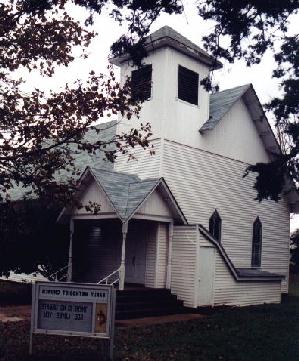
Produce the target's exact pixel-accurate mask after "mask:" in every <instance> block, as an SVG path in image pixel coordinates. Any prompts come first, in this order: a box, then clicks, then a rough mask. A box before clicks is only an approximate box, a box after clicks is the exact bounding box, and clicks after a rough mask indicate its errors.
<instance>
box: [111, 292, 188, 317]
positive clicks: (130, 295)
mask: <svg viewBox="0 0 299 361" xmlns="http://www.w3.org/2000/svg"><path fill="white" fill-rule="evenodd" d="M185 311H186V309H185V308H184V307H183V302H182V301H179V300H178V299H177V297H176V296H175V295H173V294H171V292H170V291H169V290H167V289H154V288H139V289H135V288H134V289H127V290H124V291H117V295H116V319H117V320H124V319H132V318H142V317H149V316H161V315H169V314H175V313H184V312H185Z"/></svg>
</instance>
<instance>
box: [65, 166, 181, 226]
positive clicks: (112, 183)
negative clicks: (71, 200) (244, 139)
mask: <svg viewBox="0 0 299 361" xmlns="http://www.w3.org/2000/svg"><path fill="white" fill-rule="evenodd" d="M75 196H76V197H77V198H78V199H79V203H81V207H82V208H80V209H75V207H65V208H64V209H63V210H62V212H61V214H60V215H59V217H58V221H62V220H63V219H65V218H66V217H80V216H81V217H85V218H92V216H94V217H95V218H109V216H112V215H114V216H115V217H117V218H119V219H120V220H121V221H122V222H123V223H125V222H128V221H129V220H130V219H131V218H134V217H135V218H144V219H153V220H158V218H160V219H159V220H163V219H165V220H166V219H168V220H169V219H170V218H171V219H172V221H174V222H176V223H178V224H186V223H187V220H186V218H185V216H184V214H183V212H182V211H181V209H180V207H179V205H178V204H177V202H176V200H175V198H174V196H173V195H172V193H171V191H170V190H169V188H168V186H167V184H166V182H165V180H164V179H163V178H151V179H145V180H141V179H140V178H138V177H137V176H136V175H132V174H126V173H120V172H114V171H107V170H103V169H96V168H90V167H87V168H86V169H85V171H84V172H83V174H82V175H81V177H80V179H79V182H78V188H77V194H76V195H75ZM92 203H95V204H98V208H99V211H98V212H96V214H95V213H90V212H87V211H86V206H88V205H89V204H92Z"/></svg>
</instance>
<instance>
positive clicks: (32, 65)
mask: <svg viewBox="0 0 299 361" xmlns="http://www.w3.org/2000/svg"><path fill="white" fill-rule="evenodd" d="M68 2H69V1H66V0H43V1H40V0H7V1H5V2H4V3H1V4H0V44H1V51H0V82H1V87H0V119H1V121H0V220H1V227H0V247H1V253H0V265H1V267H0V273H1V272H4V273H6V272H7V271H8V270H15V271H17V272H21V271H26V272H32V271H35V270H36V268H37V266H38V265H42V266H43V268H44V270H45V272H46V273H49V272H51V271H52V268H53V267H54V266H55V267H58V266H59V265H62V264H63V262H65V257H58V258H57V257H53V255H52V257H49V255H50V254H51V252H50V248H49V247H48V245H49V244H50V241H51V242H52V241H53V238H54V239H61V237H62V236H63V235H65V232H62V231H61V232H60V231H58V230H57V229H56V228H55V229H54V228H53V224H54V223H55V219H56V218H55V216H56V217H57V211H58V209H61V206H62V205H64V204H66V203H67V202H70V201H74V199H73V197H72V195H73V191H74V188H75V186H76V180H77V178H78V175H79V174H80V173H81V172H82V169H79V168H78V167H77V166H76V162H75V158H76V155H77V154H78V152H88V153H91V154H99V151H101V152H102V154H104V156H105V157H106V158H107V160H108V161H111V162H113V161H114V160H115V158H116V156H117V154H118V152H121V153H122V154H129V153H130V149H131V148H132V147H134V146H136V145H139V146H141V147H143V148H146V147H148V137H149V136H150V135H151V133H150V126H149V124H144V125H141V127H140V129H133V128H132V129H131V131H129V132H128V133H126V134H121V135H115V136H114V137H113V138H111V139H106V140H103V139H101V137H90V136H88V134H90V133H91V132H95V133H100V132H101V128H100V127H98V126H97V125H96V122H97V121H98V120H99V118H101V117H103V116H107V117H109V116H113V115H116V114H117V113H121V114H122V116H123V117H127V118H128V119H130V118H131V116H132V115H133V114H136V115H138V112H139V109H140V104H139V103H138V102H136V101H134V100H132V99H131V96H130V84H129V83H126V84H125V85H124V86H123V87H121V86H120V84H119V83H118V82H117V81H116V79H115V76H114V73H113V70H112V68H111V69H109V75H108V76H104V75H103V74H97V73H96V72H94V71H91V72H90V75H89V78H88V79H87V80H85V81H84V80H80V79H78V81H77V82H76V83H75V84H74V85H72V86H71V85H66V87H65V89H63V90H61V91H59V92H54V91H50V92H49V93H45V92H43V91H41V90H39V89H38V88H36V89H35V90H34V91H32V92H31V93H28V92H27V93H25V92H24V91H23V90H22V85H23V80H22V79H21V78H20V77H18V71H19V70H22V69H28V70H29V71H31V70H38V71H40V73H41V75H43V76H45V77H51V76H53V75H54V74H55V68H56V67H57V66H65V67H67V66H68V65H69V64H70V63H71V62H72V61H73V60H74V56H73V50H74V48H77V49H78V48H79V49H80V51H81V56H82V57H83V58H84V57H86V49H87V48H88V45H89V43H90V41H91V39H92V38H93V37H94V36H95V33H94V32H93V31H92V30H91V28H90V25H92V22H93V16H94V15H95V14H99V13H100V12H101V10H102V9H103V7H104V6H105V5H106V4H107V3H108V1H93V0H80V1H78V0H75V1H74V3H75V5H78V6H82V7H84V8H86V9H88V10H89V14H90V15H89V16H88V18H87V19H86V21H85V25H83V24H81V23H79V22H78V21H75V20H74V18H73V17H72V15H71V14H70V13H68V12H67V10H66V9H67V7H66V5H67V4H68ZM149 4H150V3H148V5H149ZM112 5H113V6H112V9H111V15H112V16H114V18H115V19H116V20H117V21H120V19H119V14H120V13H119V9H120V8H123V7H126V8H127V9H128V10H130V11H131V15H128V16H127V17H126V19H127V20H128V21H130V16H131V21H132V27H133V28H134V29H137V25H138V26H139V27H140V28H142V26H143V25H142V23H143V21H147V20H146V19H148V18H150V17H152V16H153V15H152V14H154V13H155V14H158V13H160V12H161V11H166V12H168V13H171V12H173V11H175V6H172V5H171V2H169V1H161V2H159V1H158V2H157V3H156V4H155V9H154V10H151V9H150V6H148V5H146V4H145V3H144V4H143V5H142V6H141V9H140V11H141V12H142V13H143V14H144V15H142V16H144V19H143V20H141V19H140V21H139V22H138V24H137V23H135V22H136V19H137V18H136V17H135V16H134V15H132V14H133V13H134V12H135V10H134V9H133V8H132V6H131V4H130V2H126V1H123V2H122V1H113V2H112ZM133 7H134V6H133ZM140 14H141V13H140ZM132 16H133V17H134V19H133V18H132ZM154 16H157V15H154ZM101 156H102V155H101ZM60 172H63V175H64V176H63V177H59V173H60ZM15 188H21V189H22V190H23V191H24V192H23V194H24V201H23V202H11V194H12V191H13V190H14V189H15ZM32 199H34V201H32ZM25 200H26V202H25ZM76 205H78V206H79V204H76ZM92 210H93V209H91V211H92ZM54 215H55V216H54ZM45 220H48V223H47V225H46V224H45ZM45 227H46V228H45ZM45 229H47V230H48V232H46V233H45V232H44V231H45ZM57 232H58V233H57ZM41 235H43V236H42V239H43V242H42V246H41ZM60 236H61V237H60ZM47 237H48V238H49V239H48V241H49V242H47V239H46V238H47ZM51 238H52V239H51ZM57 245H59V247H60V251H57V249H56V251H55V254H58V253H59V254H61V255H64V256H65V241H61V242H59V243H57ZM52 246H53V244H52ZM45 250H47V251H46V252H45ZM18 255H19V256H18ZM24 255H27V257H23V256H24ZM49 259H51V262H50V261H49ZM53 260H54V261H53ZM55 267H54V268H55Z"/></svg>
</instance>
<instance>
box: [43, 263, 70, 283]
mask: <svg viewBox="0 0 299 361" xmlns="http://www.w3.org/2000/svg"><path fill="white" fill-rule="evenodd" d="M67 271H68V265H66V266H64V267H62V268H60V269H59V270H58V271H56V272H54V273H52V274H50V276H49V277H48V278H49V280H50V281H66V280H67Z"/></svg>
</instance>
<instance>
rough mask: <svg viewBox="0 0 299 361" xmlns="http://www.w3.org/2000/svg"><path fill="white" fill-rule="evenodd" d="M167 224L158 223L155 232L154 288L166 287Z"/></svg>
mask: <svg viewBox="0 0 299 361" xmlns="http://www.w3.org/2000/svg"><path fill="white" fill-rule="evenodd" d="M167 253H168V224H166V223H159V225H158V232H157V263H156V288H165V287H166V272H167V260H168V257H167Z"/></svg>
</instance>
